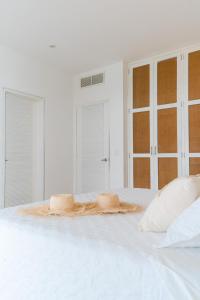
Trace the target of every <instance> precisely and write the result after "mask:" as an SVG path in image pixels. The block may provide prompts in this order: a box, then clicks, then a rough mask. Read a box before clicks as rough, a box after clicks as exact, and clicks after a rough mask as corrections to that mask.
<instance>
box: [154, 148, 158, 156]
mask: <svg viewBox="0 0 200 300" xmlns="http://www.w3.org/2000/svg"><path fill="white" fill-rule="evenodd" d="M154 154H155V155H156V154H157V147H156V146H154Z"/></svg>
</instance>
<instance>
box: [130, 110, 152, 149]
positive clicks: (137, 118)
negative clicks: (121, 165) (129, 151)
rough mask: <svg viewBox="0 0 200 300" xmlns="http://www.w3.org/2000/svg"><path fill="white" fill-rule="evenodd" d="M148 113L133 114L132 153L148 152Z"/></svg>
mask: <svg viewBox="0 0 200 300" xmlns="http://www.w3.org/2000/svg"><path fill="white" fill-rule="evenodd" d="M149 115H150V113H149V111H144V112H136V113H133V153H149V152H150V117H149Z"/></svg>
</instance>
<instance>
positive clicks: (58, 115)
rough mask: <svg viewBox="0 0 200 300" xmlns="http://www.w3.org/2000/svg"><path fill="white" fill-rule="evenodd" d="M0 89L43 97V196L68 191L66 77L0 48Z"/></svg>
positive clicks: (69, 112)
mask: <svg viewBox="0 0 200 300" xmlns="http://www.w3.org/2000/svg"><path fill="white" fill-rule="evenodd" d="M0 88H1V90H2V88H10V89H15V90H18V91H21V92H25V93H29V94H33V95H36V96H40V97H44V98H45V100H46V120H45V122H46V123H45V128H46V132H45V134H46V137H45V149H46V154H45V155H46V157H45V166H46V167H45V174H46V178H45V197H46V198H48V197H49V196H50V195H51V194H53V193H62V192H71V191H72V188H73V160H72V157H73V137H72V127H73V117H72V115H73V101H72V93H71V81H70V79H69V77H67V76H66V74H64V73H63V72H61V71H58V70H56V69H55V68H53V67H48V66H46V65H43V64H41V63H39V62H38V61H36V60H34V59H31V58H28V57H26V56H23V55H21V54H19V53H17V52H14V51H12V50H11V49H8V48H4V47H0Z"/></svg>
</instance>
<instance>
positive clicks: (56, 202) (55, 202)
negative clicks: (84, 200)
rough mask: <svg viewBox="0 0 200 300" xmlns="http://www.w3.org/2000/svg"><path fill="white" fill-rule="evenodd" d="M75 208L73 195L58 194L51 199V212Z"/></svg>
mask: <svg viewBox="0 0 200 300" xmlns="http://www.w3.org/2000/svg"><path fill="white" fill-rule="evenodd" d="M73 207H74V197H73V195H72V194H58V195H53V196H51V198H50V202H49V208H50V210H61V211H62V210H66V209H72V208H73Z"/></svg>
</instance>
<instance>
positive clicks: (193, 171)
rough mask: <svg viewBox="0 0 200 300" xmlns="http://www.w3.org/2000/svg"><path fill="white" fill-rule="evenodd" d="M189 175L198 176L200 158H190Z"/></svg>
mask: <svg viewBox="0 0 200 300" xmlns="http://www.w3.org/2000/svg"><path fill="white" fill-rule="evenodd" d="M189 163H190V165H189V167H190V175H197V174H200V157H190V160H189Z"/></svg>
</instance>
